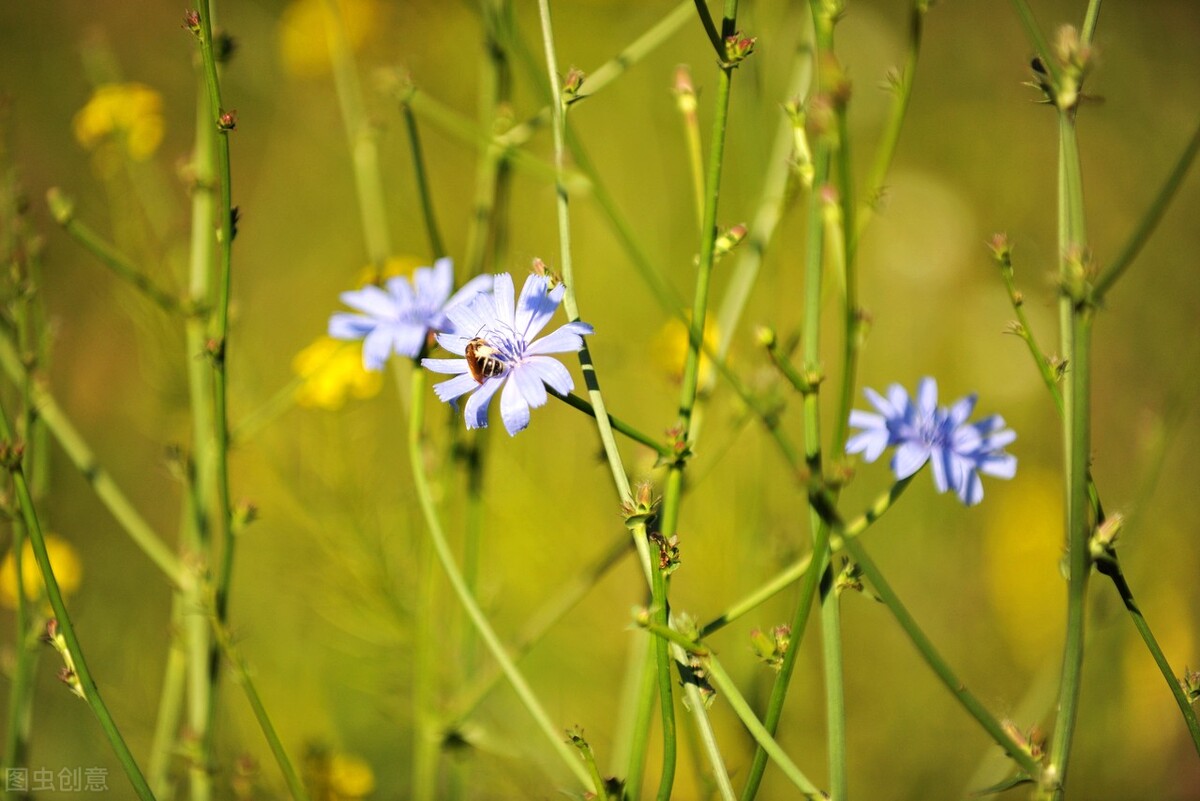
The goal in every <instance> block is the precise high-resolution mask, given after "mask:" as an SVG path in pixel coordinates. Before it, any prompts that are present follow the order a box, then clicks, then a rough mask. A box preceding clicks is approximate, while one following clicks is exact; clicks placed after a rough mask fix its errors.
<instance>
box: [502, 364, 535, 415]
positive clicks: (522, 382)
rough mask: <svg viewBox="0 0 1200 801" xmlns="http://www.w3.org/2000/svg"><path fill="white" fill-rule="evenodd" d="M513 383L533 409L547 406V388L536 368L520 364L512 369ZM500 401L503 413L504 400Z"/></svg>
mask: <svg viewBox="0 0 1200 801" xmlns="http://www.w3.org/2000/svg"><path fill="white" fill-rule="evenodd" d="M512 383H514V384H516V385H517V389H519V390H521V395H522V396H523V397H524V398H525V402H526V403H528V404H529V405H530V406H531V407H532V408H534V409H536V408H538V407H539V406H544V405H545V404H546V386H545V384H543V383H542V379H541V378H540V377H539V376H538V373H537V368H536V367H531V366H530V365H529V364H527V363H522V364H518V365H517V366H516V367H514V368H512ZM500 401H501V405H500V410H501V411H502V412H503V411H504V403H503V401H504V399H503V398H501V399H500Z"/></svg>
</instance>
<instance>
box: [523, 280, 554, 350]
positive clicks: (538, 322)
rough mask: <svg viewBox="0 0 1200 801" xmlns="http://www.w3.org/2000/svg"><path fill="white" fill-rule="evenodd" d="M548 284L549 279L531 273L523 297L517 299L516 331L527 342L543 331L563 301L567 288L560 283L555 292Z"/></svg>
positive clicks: (526, 281)
mask: <svg viewBox="0 0 1200 801" xmlns="http://www.w3.org/2000/svg"><path fill="white" fill-rule="evenodd" d="M548 286H549V281H547V280H546V279H545V278H543V277H542V276H539V275H531V276H529V277H528V278H526V279H525V286H523V287H522V288H521V297H520V298H519V299H518V300H517V317H516V323H517V327H516V331H517V333H518V334H519V335H520V336H521V338H522V339H524V340H525V341H526V342H528V341H529V340H531V339H533V338H534V337H535V336H537V335H538V334H540V333H541V331H542V329H543V328H545V327H546V323H548V322H550V318H551V317H553V316H554V311H555V309H557V308H558V304H559V303H561V302H562V296H563V292H565V291H566V288H565V287H563V285H562V284H559V285H558V286H556V287H555V288H554V291H553V292H549V291H547V287H548Z"/></svg>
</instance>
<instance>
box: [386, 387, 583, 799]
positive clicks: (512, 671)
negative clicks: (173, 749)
mask: <svg viewBox="0 0 1200 801" xmlns="http://www.w3.org/2000/svg"><path fill="white" fill-rule="evenodd" d="M411 383H412V386H411V391H412V398H411V402H410V404H409V428H408V457H409V463H410V465H411V467H412V472H413V483H414V485H415V488H416V491H417V500H418V502H419V503H420V506H421V514H422V515H423V516H424V517H425V528H426V530H427V531H428V532H429V536H430V538H431V540H432V542H433V548H434V552H435V553H436V554H437V558H438V561H439V562H441V565H442V570H443V572H445V574H446V578H447V579H449V581H450V586H451V588H452V589H453V590H454V594H455V595H456V596H457V597H458V600H459V603H461V604H462V606H463V609H464V611H465V612H466V613H467V616H468V617H469V618H470V619H471V622H472V623H473V624H474V625H475V628H476V630H477V631H478V632H479V636H480V637H481V638H482V639H483V642H484V644H485V645H486V646H487V648H488V650H489V651H491V653H492V657H493V658H494V659H495V660H496V662H497V664H499V665H500V669H501V670H502V671H503V672H504V675H505V676H506V677H507V678H508V681H509V683H510V684H511V685H512V687H513V690H514V691H515V692H516V694H517V698H518V699H519V700H520V702H521V704H522V705H523V706H524V707H525V709H526V710H528V712H529V714H530V716H531V717H532V718H533V719H534V722H535V723H537V726H538V729H539V730H540V731H541V732H542V734H543V735H545V737H546V739H547V740H549V741H550V744H551V746H552V747H553V748H554V751H555V753H557V754H558V755H559V756H560V757H561V758H562V760H563V762H564V763H565V764H566V765H567V767H568V768H569V769H570V770H571V773H572V774H573V775H574V776H575V777H576V778H577V779H578V780H579V782H580V783H581V784H582V785H583V786H584V787H590V786H591V776H590V775H588V772H587V769H586V768H585V767H584V766H583V765H582V764H581V763H580V761H579V759H578V758H577V757H576V755H575V754H573V753H572V752H571V749H570V747H569V746H568V745H567V744H566V743H565V742H564V741H563V739H562V736H561V732H560V730H559V729H558V728H557V727H555V726H554V724H553V723H551V722H550V717H549V716H548V715H547V714H546V712H545V710H544V709H543V708H542V705H541V703H540V702H539V701H538V699H537V697H536V696H535V695H534V693H533V690H532V689H531V688H530V687H529V683H528V682H526V681H525V678H524V676H522V675H521V673H520V671H519V670H517V666H516V665H515V664H514V662H513V660H512V657H510V656H509V655H508V652H507V651H506V650H505V648H504V644H503V643H502V642H501V641H500V638H499V637H498V636H497V635H496V632H495V631H494V630H493V629H492V626H491V624H490V623H488V620H487V618H486V617H485V616H484V614H483V611H482V610H481V609H480V608H479V605H478V604H477V603H476V602H475V599H474V597H472V595H471V592H470V590H469V589H468V588H467V585H466V582H465V581H464V580H463V576H462V573H461V572H460V571H459V569H458V566H457V565H456V564H455V562H454V554H453V553H452V552H451V550H450V544H449V543H448V542H447V541H446V535H445V534H444V533H443V531H442V523H441V520H440V519H439V518H438V514H437V507H436V506H435V504H434V500H433V489H432V487H430V484H429V477H428V475H427V473H426V469H425V454H424V452H423V445H424V433H423V429H424V423H425V371H424V370H420V369H416V370H413V372H412V382H411Z"/></svg>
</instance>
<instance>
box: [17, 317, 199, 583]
mask: <svg viewBox="0 0 1200 801" xmlns="http://www.w3.org/2000/svg"><path fill="white" fill-rule="evenodd" d="M0 367H2V368H3V369H4V371H5V372H6V373H7V374H8V377H9V379H10V380H12V381H13V382H14V383H15V384H17V385H20V384H21V382H22V381H24V380H25V379H24V376H25V368H24V367H23V366H22V364H21V361H20V359H19V358H18V356H17V353H16V350H15V348H14V347H13V345H12V342H11V341H10V340H9V339H8V337H6V336H3V335H0ZM30 393H31V398H32V400H33V403H34V406H35V407H36V408H37V410H38V416H39V418H40V419H41V420H42V421H43V422H44V423H45V424H46V427H47V428H49V429H50V432H51V433H52V434H53V435H54V437H55V439H57V440H58V443H59V445H61V446H62V448H63V450H64V451H65V452H66V454H67V458H68V459H70V460H71V463H72V464H74V465H75V467H76V469H78V470H79V472H80V473H81V474H82V475H83V478H84V480H85V481H87V482H88V484H90V485H91V487H92V490H93V491H94V492H95V493H96V496H97V497H98V498H99V499H100V501H101V503H103V504H104V506H105V508H107V509H108V511H109V512H110V513H111V514H112V516H113V517H114V518H115V519H116V521H117V523H118V524H120V526H121V528H122V529H124V530H125V533H126V534H128V535H129V538H130V539H131V540H133V542H134V544H135V545H137V547H138V548H139V549H140V550H141V551H142V553H144V554H145V555H146V556H147V557H148V558H149V559H150V561H151V562H153V563H154V564H155V565H156V566H157V567H158V569H159V570H161V571H162V573H163V575H164V576H166V577H167V579H168V580H169V581H170V582H171V583H172V584H173V585H175V586H176V587H184V586H187V585H188V584H189V583H190V578H189V577H188V576H187V574H186V573H185V571H184V569H183V566H182V565H181V564H180V562H179V559H178V558H177V557H176V556H175V554H173V553H172V552H171V549H170V548H168V547H167V546H166V545H164V544H163V542H162V540H161V539H160V538H159V536H158V535H157V534H156V533H155V532H154V530H153V529H152V528H151V527H150V524H149V523H147V522H146V521H145V519H144V518H143V517H142V516H141V515H140V514H138V512H137V510H136V509H134V507H133V504H131V503H130V502H129V499H128V498H126V497H125V495H124V493H122V492H121V490H120V488H119V487H118V486H117V484H116V482H114V481H113V479H112V476H111V475H109V473H108V471H106V470H105V469H104V468H103V467H101V465H100V463H99V462H98V461H97V459H96V456H95V454H94V453H92V450H91V449H90V448H89V447H88V445H87V443H86V442H84V440H83V437H81V436H80V434H79V432H78V431H77V430H76V429H75V427H74V426H73V425H72V424H71V422H70V420H68V419H67V417H66V415H64V414H63V411H62V409H61V408H60V407H59V405H58V402H57V401H56V400H55V399H54V397H53V396H52V395H50V393H49V392H48V391H47V390H46V388H45V387H44V386H42V384H41V383H40V382H38V381H36V380H35V381H34V382H33V385H32V387H31V389H30Z"/></svg>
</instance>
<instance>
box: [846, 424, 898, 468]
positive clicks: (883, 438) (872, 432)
mask: <svg viewBox="0 0 1200 801" xmlns="http://www.w3.org/2000/svg"><path fill="white" fill-rule="evenodd" d="M888 441H889V437H888V431H887V429H886V428H880V429H868V430H866V431H863V432H862V433H859V434H855V435H854V436H853V437H851V438H850V439H849V440H848V441H847V442H846V453H861V454H862V455H863V459H865V460H867V461H868V462H873V461H875V460H876V459H878V458H879V457H880V455H881V454H882V453H883V452H884V450H885V449H886V448H887V446H888Z"/></svg>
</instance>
